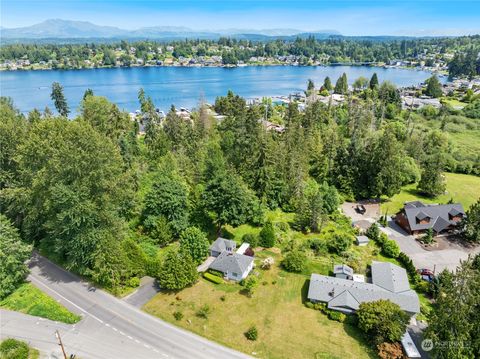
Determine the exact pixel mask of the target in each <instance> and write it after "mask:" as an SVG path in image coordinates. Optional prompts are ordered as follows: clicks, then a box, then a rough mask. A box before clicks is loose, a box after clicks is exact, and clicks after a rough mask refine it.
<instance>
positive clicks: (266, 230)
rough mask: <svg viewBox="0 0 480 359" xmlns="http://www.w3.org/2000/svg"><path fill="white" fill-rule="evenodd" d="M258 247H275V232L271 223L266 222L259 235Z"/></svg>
mask: <svg viewBox="0 0 480 359" xmlns="http://www.w3.org/2000/svg"><path fill="white" fill-rule="evenodd" d="M259 237H260V238H259V243H258V244H259V245H261V246H262V247H265V248H271V247H273V246H274V245H275V230H274V228H273V224H272V222H267V223H265V225H264V226H263V228H262V230H261V231H260V234H259Z"/></svg>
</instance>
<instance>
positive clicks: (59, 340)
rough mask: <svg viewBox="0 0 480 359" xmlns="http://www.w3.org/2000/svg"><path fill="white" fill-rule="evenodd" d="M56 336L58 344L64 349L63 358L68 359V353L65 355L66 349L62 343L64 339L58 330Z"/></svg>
mask: <svg viewBox="0 0 480 359" xmlns="http://www.w3.org/2000/svg"><path fill="white" fill-rule="evenodd" d="M55 336H56V337H57V339H58V342H59V344H58V345H60V347H61V348H62V352H63V358H64V359H67V353H65V348H64V346H63V343H62V338H61V337H60V333H59V332H58V330H55Z"/></svg>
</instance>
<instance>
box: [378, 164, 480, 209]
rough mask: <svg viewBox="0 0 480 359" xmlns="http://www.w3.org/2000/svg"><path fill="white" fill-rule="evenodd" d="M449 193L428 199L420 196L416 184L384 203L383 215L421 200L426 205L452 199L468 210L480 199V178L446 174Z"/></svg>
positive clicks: (382, 207) (405, 188) (406, 187)
mask: <svg viewBox="0 0 480 359" xmlns="http://www.w3.org/2000/svg"><path fill="white" fill-rule="evenodd" d="M445 176H446V181H447V193H446V194H443V195H440V196H438V197H435V198H427V197H424V196H422V195H421V194H419V193H418V192H417V190H416V184H411V185H408V186H405V187H403V189H402V191H401V192H400V193H399V194H397V195H395V196H393V197H392V198H391V199H390V200H386V201H385V202H383V203H382V206H381V210H382V214H383V213H387V214H394V213H397V212H398V211H399V210H400V208H402V207H403V204H404V203H405V202H408V201H415V200H420V201H423V202H426V203H446V202H448V201H449V200H450V199H453V201H454V202H460V203H461V204H462V205H463V207H464V208H465V210H467V209H468V208H469V207H470V206H471V205H472V204H473V203H475V202H476V201H477V200H478V198H479V197H480V177H477V176H471V175H463V174H458V173H445Z"/></svg>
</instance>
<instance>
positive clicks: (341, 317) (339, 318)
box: [327, 310, 347, 323]
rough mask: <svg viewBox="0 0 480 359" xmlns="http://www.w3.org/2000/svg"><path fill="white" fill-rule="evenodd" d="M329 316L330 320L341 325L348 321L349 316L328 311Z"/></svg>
mask: <svg viewBox="0 0 480 359" xmlns="http://www.w3.org/2000/svg"><path fill="white" fill-rule="evenodd" d="M327 316H328V319H331V320H335V321H337V322H340V323H343V322H344V321H345V319H347V316H346V315H345V314H343V313H341V312H338V311H336V310H328V311H327Z"/></svg>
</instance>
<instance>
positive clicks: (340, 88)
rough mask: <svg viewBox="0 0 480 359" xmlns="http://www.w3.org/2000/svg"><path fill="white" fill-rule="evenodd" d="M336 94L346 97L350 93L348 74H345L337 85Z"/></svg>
mask: <svg viewBox="0 0 480 359" xmlns="http://www.w3.org/2000/svg"><path fill="white" fill-rule="evenodd" d="M334 91H335V93H337V94H341V95H346V94H347V92H348V81H347V74H346V73H343V75H342V76H340V77H339V78H338V80H337V82H336V84H335V90H334Z"/></svg>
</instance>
